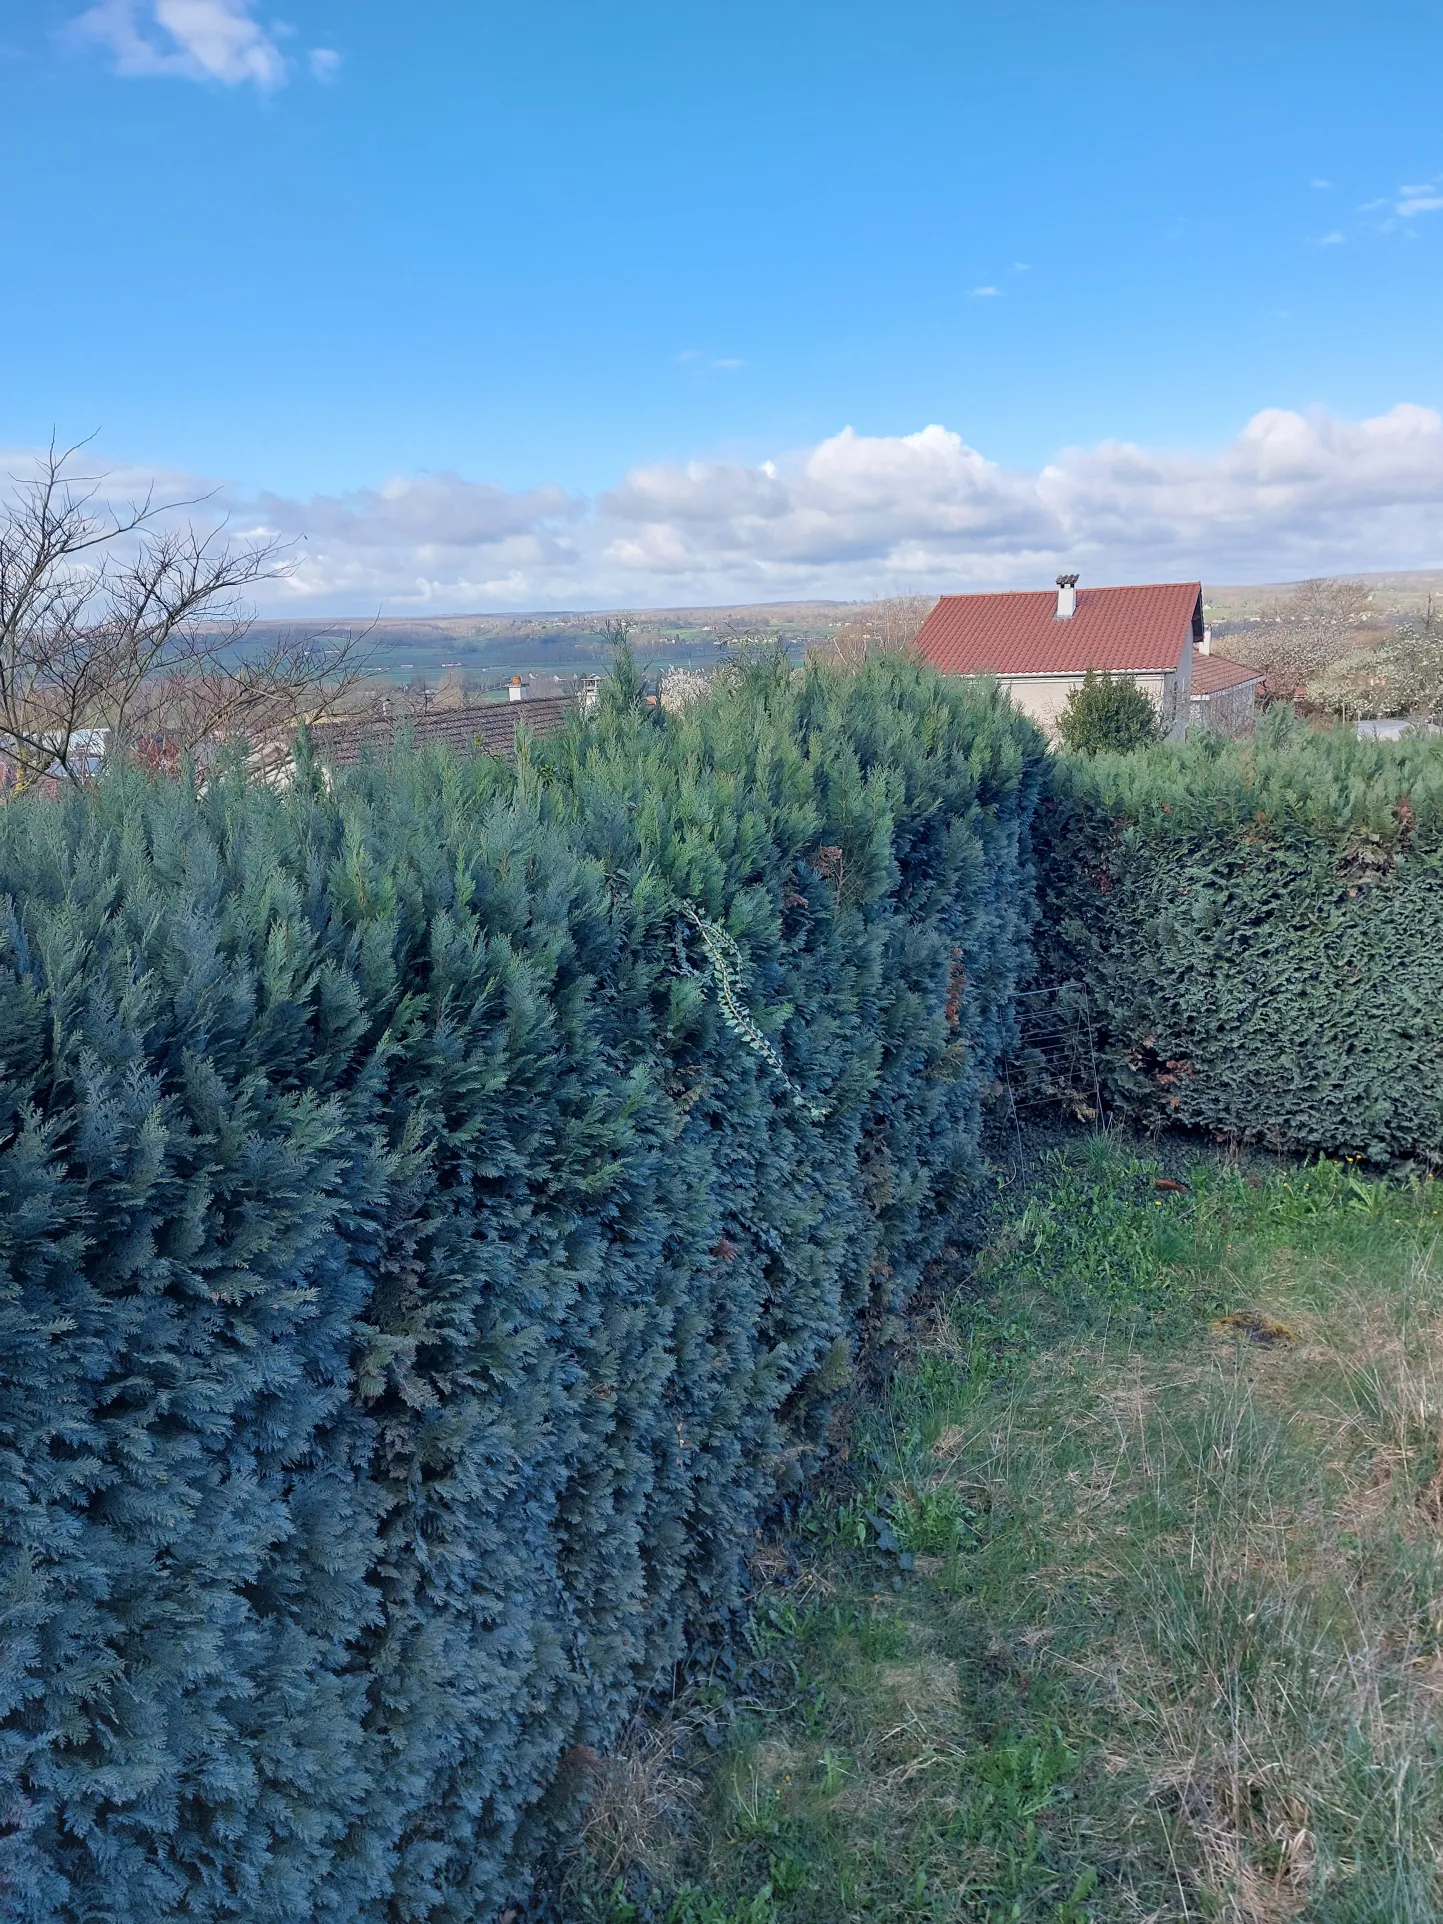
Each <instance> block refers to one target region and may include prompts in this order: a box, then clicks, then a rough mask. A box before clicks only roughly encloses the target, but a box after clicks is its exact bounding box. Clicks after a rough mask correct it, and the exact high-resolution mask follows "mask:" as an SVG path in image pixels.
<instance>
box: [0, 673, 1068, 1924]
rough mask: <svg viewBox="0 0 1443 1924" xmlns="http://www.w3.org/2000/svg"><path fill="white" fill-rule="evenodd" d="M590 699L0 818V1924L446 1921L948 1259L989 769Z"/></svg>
mask: <svg viewBox="0 0 1443 1924" xmlns="http://www.w3.org/2000/svg"><path fill="white" fill-rule="evenodd" d="M623 693H624V691H621V690H613V691H612V692H611V694H610V696H609V697H608V700H607V703H606V704H605V712H603V714H602V715H601V716H600V717H599V718H597V719H596V720H595V721H594V722H592V723H591V724H589V725H586V726H584V727H579V728H578V729H577V731H576V732H574V733H573V734H571V735H568V736H563V737H560V738H557V739H553V740H550V741H547V742H545V743H543V744H534V745H532V747H531V748H530V749H529V750H528V749H526V748H525V746H524V745H523V752H522V754H521V757H520V760H519V763H518V765H517V766H516V767H515V768H514V769H511V768H508V767H507V766H505V765H504V764H501V763H498V762H495V761H490V760H477V761H474V762H471V763H469V764H461V763H457V762H455V761H450V760H446V759H444V758H442V757H440V756H437V755H431V756H428V757H417V758H408V757H405V756H402V757H400V758H399V759H397V760H395V761H393V762H387V763H385V764H377V765H373V766H370V767H366V768H362V769H360V770H358V771H355V772H353V773H351V774H348V775H345V776H342V777H340V778H338V779H337V781H336V783H335V786H334V788H332V787H330V786H329V785H328V783H327V781H326V780H325V779H324V778H323V777H322V776H321V775H320V773H319V772H318V771H317V770H316V769H315V768H314V767H313V766H312V765H310V764H308V763H307V764H304V765H303V767H302V770H301V774H300V778H299V780H298V782H297V784H296V786H295V787H294V789H293V790H292V791H291V792H289V793H287V794H276V793H273V792H270V791H268V790H267V789H265V788H263V787H258V786H255V785H252V784H248V783H247V781H246V780H245V779H244V778H243V777H242V776H241V775H240V774H238V773H235V772H231V773H226V772H225V771H220V772H217V773H216V774H215V775H214V776H213V778H212V779H211V781H210V782H209V784H208V786H207V787H206V789H205V791H204V792H203V793H200V794H196V793H194V792H192V791H191V790H190V789H189V788H188V787H186V786H185V785H183V784H182V785H176V784H172V785H165V784H147V783H146V782H144V781H143V780H141V779H140V778H139V777H138V776H133V775H117V776H116V777H114V778H112V779H110V780H109V781H107V783H106V784H105V785H103V786H102V788H101V789H100V791H99V792H98V793H96V794H94V795H76V796H73V797H71V798H70V799H69V800H68V801H64V802H62V803H60V804H56V805H46V804H44V803H40V802H29V801H24V802H20V803H15V804H12V805H11V806H10V807H9V808H6V809H4V810H3V811H0V894H3V914H4V926H3V941H4V949H3V956H0V1072H3V1081H0V1128H3V1137H0V1552H3V1563H0V1584H3V1593H0V1601H3V1610H4V1623H3V1667H0V1911H3V1913H4V1915H5V1916H6V1917H7V1918H10V1917H14V1918H17V1919H28V1920H45V1924H59V1920H65V1924H78V1920H80V1919H84V1920H86V1921H87V1924H92V1921H94V1924H99V1921H100V1920H113V1921H114V1924H159V1921H160V1920H165V1919H181V1918H184V1919H187V1920H215V1919H222V1918H237V1919H245V1920H248V1921H250V1924H256V1921H258V1920H276V1924H282V1921H283V1924H298V1920H302V1919H306V1920H309V1919H321V1918H335V1919H340V1920H346V1924H352V1921H353V1920H377V1921H378V1924H379V1920H383V1919H384V1920H387V1924H402V1920H405V1921H407V1924H409V1920H419V1919H422V1918H425V1919H429V1920H436V1921H441V1920H463V1919H465V1920H472V1919H478V1920H479V1919H482V1918H487V1917H490V1916H491V1915H492V1914H493V1913H494V1912H495V1910H496V1907H497V1906H498V1904H499V1903H500V1902H501V1900H502V1899H503V1898H504V1897H506V1896H507V1895H508V1894H510V1893H511V1892H512V1891H513V1890H515V1889H517V1888H518V1887H520V1886H521V1885H522V1884H524V1881H525V1875H526V1865H527V1863H528V1861H529V1860H530V1858H531V1857H532V1855H533V1854H534V1852H535V1849H536V1847H537V1845H538V1841H539V1840H540V1839H541V1838H543V1837H544V1836H545V1835H546V1833H547V1830H548V1827H549V1826H551V1825H552V1824H554V1822H555V1821H556V1813H557V1811H558V1809H559V1807H560V1804H561V1802H562V1801H563V1800H562V1798H561V1794H560V1791H559V1789H558V1781H559V1780H560V1781H561V1782H563V1783H564V1780H565V1777H566V1774H567V1772H566V1767H565V1759H566V1753H567V1752H568V1751H569V1750H570V1748H571V1747H572V1746H575V1745H579V1744H592V1745H597V1746H601V1747H604V1746H605V1745H606V1744H607V1743H608V1742H609V1741H610V1739H611V1738H612V1737H613V1736H614V1734H615V1733H616V1731H617V1729H618V1728H619V1726H620V1724H621V1722H622V1721H623V1719H624V1718H625V1717H626V1715H627V1714H628V1712H629V1710H630V1708H631V1706H632V1705H633V1704H634V1703H635V1701H636V1698H637V1694H638V1691H639V1690H640V1689H641V1688H643V1687H645V1686H646V1685H647V1684H648V1683H649V1682H650V1681H651V1680H652V1679H653V1678H654V1677H655V1676H656V1675H657V1673H658V1671H659V1670H661V1669H662V1668H663V1667H664V1666H666V1665H667V1664H669V1663H670V1662H671V1661H672V1660H674V1659H675V1658H676V1657H677V1656H678V1654H679V1653H680V1652H681V1651H682V1650H683V1648H684V1646H685V1645H686V1643H687V1640H688V1638H689V1637H691V1636H693V1635H696V1634H700V1633H703V1632H706V1631H707V1630H709V1629H710V1628H713V1627H715V1626H716V1625H717V1624H718V1623H721V1622H724V1621H725V1619H726V1616H727V1613H728V1611H729V1610H731V1609H732V1608H733V1607H734V1605H735V1604H736V1602H737V1600H738V1598H739V1596H740V1595H741V1593H742V1589H743V1585H744V1582H745V1573H744V1565H743V1559H744V1556H745V1552H746V1549H747V1546H748V1543H749V1541H750V1539H751V1537H752V1533H753V1530H754V1527H755V1524H756V1521H757V1518H758V1515H759V1513H760V1511H761V1510H762V1508H763V1506H764V1505H765V1504H766V1503H767V1502H768V1501H769V1500H770V1499H771V1497H772V1496H773V1494H774V1492H775V1491H776V1490H777V1488H778V1486H779V1485H786V1484H787V1483H788V1482H789V1481H795V1480H796V1478H797V1477H798V1476H799V1474H800V1473H801V1466H803V1465H804V1464H805V1462H806V1460H807V1456H808V1453H809V1450H810V1449H811V1447H812V1444H813V1441H814V1438H815V1435H816V1430H817V1424H818V1413H819V1410H820V1408H821V1406H822V1393H823V1386H824V1385H825V1384H826V1383H829V1382H830V1383H833V1384H835V1381H836V1379H837V1378H838V1376H839V1375H844V1374H845V1366H846V1360H847V1356H848V1354H849V1353H850V1351H851V1349H852V1347H853V1345H854V1344H855V1342H856V1340H857V1338H858V1334H859V1330H860V1328H861V1327H862V1325H863V1323H864V1319H865V1318H866V1317H867V1315H868V1314H869V1313H879V1312H880V1311H881V1310H882V1309H884V1308H885V1306H886V1305H889V1304H892V1303H895V1302H896V1301H898V1300H900V1299H901V1298H903V1297H905V1295H906V1294H907V1292H908V1291H909V1290H910V1289H911V1288H912V1287H913V1286H914V1284H915V1283H916V1281H917V1279H918V1277H919V1275H920V1274H921V1272H922V1270H923V1268H924V1266H925V1265H926V1264H927V1263H928V1262H929V1261H930V1260H932V1259H933V1258H934V1257H936V1256H937V1254H938V1253H939V1251H940V1250H941V1249H942V1248H943V1247H944V1245H945V1243H946V1241H947V1239H948V1237H949V1236H950V1235H951V1234H953V1233H955V1228H956V1222H957V1218H958V1214H959V1211H960V1210H962V1209H964V1208H965V1207H966V1203H967V1196H968V1182H969V1177H970V1175H971V1173H972V1169H973V1162H974V1155H975V1148H976V1138H977V1129H978V1102H979V1091H980V1089H981V1087H982V1086H983V1084H984V1083H985V1081H986V1079H987V1078H988V1077H989V1075H990V1074H991V1072H992V1068H993V1064H994V1059H995V1058H996V1056H997V1054H998V1052H999V1050H1001V1049H1002V1048H1003V1047H1004V1046H1005V1045H1006V1043H1007V1041H1008V1037H1009V1023H1010V1005H1011V991H1012V988H1013V984H1014V977H1015V975H1016V972H1017V970H1018V968H1019V966H1020V965H1021V960H1022V957H1023V954H1024V950H1025V940H1026V934H1027V926H1028V919H1029V915H1030V904H1031V875H1030V854H1029V846H1028V821H1029V816H1030V813H1031V809H1032V804H1033V796H1034V785H1035V782H1036V780H1037V769H1038V763H1039V757H1038V747H1039V743H1038V738H1037V737H1036V735H1035V734H1034V732H1033V731H1032V730H1031V728H1030V727H1029V726H1028V725H1027V724H1025V723H1023V722H1021V721H1020V720H1019V719H1018V718H1017V717H1016V716H1014V715H1013V714H1012V713H1011V711H1010V710H1008V709H1007V708H1006V707H1005V706H1004V705H1002V704H1001V703H999V702H998V700H997V699H996V697H995V695H991V694H988V693H987V692H986V691H973V692H971V693H969V692H967V691H966V690H964V689H959V688H958V687H957V686H956V685H953V686H951V687H949V686H947V685H946V684H944V683H943V682H941V681H940V680H939V679H938V678H936V677H935V676H933V675H932V674H931V673H930V672H925V671H922V670H920V669H915V668H912V667H907V666H902V665H898V664H895V663H891V664H888V663H880V664H872V665H869V666H868V667H867V668H866V669H865V670H864V671H863V672H861V673H860V674H857V675H837V674H831V673H828V672H825V671H823V670H820V669H808V670H807V671H806V672H805V673H803V674H801V675H794V674H792V673H791V672H789V671H788V670H786V669H785V667H783V666H779V665H777V664H771V665H762V666H760V667H757V668H755V669H754V670H752V671H750V672H749V673H748V674H746V675H745V676H743V677H742V678H741V682H740V685H737V686H734V687H732V688H730V689H729V690H728V691H726V692H725V693H723V694H722V695H721V696H719V697H717V698H714V699H711V700H709V701H707V702H705V703H702V704H700V705H698V706H697V707H696V708H695V709H694V710H692V711H690V712H689V713H688V714H687V715H685V716H683V717H679V718H670V719H665V718H658V717H656V716H654V715H651V714H648V713H647V712H646V711H645V710H644V709H643V708H638V707H637V706H636V705H635V704H634V703H632V702H630V701H628V700H625V699H623V698H622V696H623ZM729 940H730V942H732V943H734V944H735V945H736V953H735V955H734V954H733V952H732V950H731V949H730V948H729V946H728V943H729ZM737 959H743V960H744V963H745V974H744V977H743V978H742V979H741V980H740V981H738V979H737V966H736V964H737ZM728 996H730V998H731V1002H730V1007H729V1009H728V1008H724V1007H723V1006H722V1004H723V1003H724V1002H725V1001H726V999H727V997H728Z"/></svg>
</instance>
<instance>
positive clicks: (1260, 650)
mask: <svg viewBox="0 0 1443 1924" xmlns="http://www.w3.org/2000/svg"><path fill="white" fill-rule="evenodd" d="M1372 601H1373V597H1372V594H1371V592H1370V590H1369V588H1368V586H1367V584H1366V583H1365V582H1362V581H1341V580H1340V581H1334V580H1327V579H1320V580H1316V581H1300V582H1299V583H1298V585H1297V587H1296V588H1294V590H1293V592H1292V593H1291V594H1290V595H1289V596H1288V597H1287V598H1286V599H1285V600H1283V601H1279V602H1277V603H1275V604H1274V606H1273V607H1272V608H1270V609H1269V610H1268V611H1267V612H1266V613H1265V614H1264V616H1263V618H1262V619H1261V621H1258V622H1255V623H1251V624H1249V626H1248V629H1247V631H1246V632H1245V633H1243V634H1239V635H1229V636H1228V638H1227V640H1226V642H1224V643H1223V644H1222V647H1223V650H1224V651H1225V652H1226V653H1227V654H1228V655H1229V656H1230V657H1232V658H1233V659H1234V660H1237V661H1241V662H1243V663H1244V664H1245V665H1246V666H1248V667H1250V668H1261V669H1264V670H1265V671H1266V673H1267V692H1268V694H1269V695H1271V696H1273V697H1275V698H1276V697H1282V698H1291V697H1292V696H1293V695H1294V694H1295V693H1296V692H1297V691H1298V690H1299V689H1301V688H1302V687H1304V686H1305V684H1306V683H1308V682H1309V681H1311V680H1312V679H1313V678H1314V677H1315V676H1317V675H1319V674H1321V673H1322V672H1323V670H1324V669H1325V668H1328V667H1330V666H1331V665H1332V664H1333V663H1334V662H1337V661H1341V660H1342V659H1343V657H1344V656H1345V655H1349V654H1351V653H1352V652H1353V651H1354V649H1357V648H1363V647H1367V646H1368V645H1369V644H1370V643H1371V642H1372V641H1374V640H1375V639H1376V622H1375V616H1374V611H1373V606H1372Z"/></svg>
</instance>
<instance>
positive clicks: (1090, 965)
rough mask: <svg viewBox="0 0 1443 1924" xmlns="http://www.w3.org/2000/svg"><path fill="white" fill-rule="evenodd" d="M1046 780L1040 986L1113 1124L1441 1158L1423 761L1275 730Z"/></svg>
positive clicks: (1435, 758) (1429, 791) (1441, 770)
mask: <svg viewBox="0 0 1443 1924" xmlns="http://www.w3.org/2000/svg"><path fill="white" fill-rule="evenodd" d="M1052 777H1053V778H1052V787H1051V792H1050V794H1049V796H1048V797H1047V799H1046V801H1045V802H1044V804H1043V808H1042V811H1041V814H1040V816H1039V827H1038V835H1039V848H1040V850H1041V851H1042V861H1041V868H1040V927H1039V947H1038V963H1037V967H1038V980H1039V981H1043V982H1050V983H1067V982H1072V983H1076V984H1079V985H1081V986H1082V987H1083V988H1085V990H1086V991H1087V995H1088V999H1089V1005H1090V1008H1091V1012H1092V1016H1093V1019H1094V1021H1095V1022H1096V1023H1097V1024H1098V1028H1099V1039H1100V1043H1101V1066H1102V1073H1103V1082H1104V1096H1105V1099H1106V1102H1107V1105H1108V1107H1109V1108H1110V1109H1111V1110H1112V1111H1113V1112H1114V1113H1119V1114H1121V1115H1123V1116H1125V1117H1129V1118H1131V1119H1133V1120H1135V1121H1139V1122H1143V1123H1162V1122H1170V1123H1178V1124H1182V1125H1184V1126H1187V1127H1193V1128H1200V1129H1205V1130H1207V1131H1208V1132H1209V1133H1211V1134H1213V1135H1216V1136H1219V1137H1224V1138H1227V1137H1233V1138H1236V1139H1238V1140H1261V1141H1264V1142H1267V1143H1271V1144H1272V1145H1274V1146H1275V1147H1277V1148H1280V1149H1290V1150H1295V1151H1303V1152H1305V1153H1322V1154H1327V1155H1347V1156H1363V1157H1367V1158H1370V1159H1372V1160H1375V1161H1380V1162H1386V1161H1391V1160H1395V1159H1398V1158H1416V1159H1421V1160H1424V1161H1426V1162H1430V1163H1435V1162H1438V1161H1440V1160H1443V744H1440V743H1438V742H1435V741H1431V740H1419V741H1405V742H1398V743H1384V742H1361V741H1358V740H1356V739H1355V738H1354V737H1353V736H1351V735H1348V734H1344V733H1342V732H1337V733H1333V734H1328V735H1317V734H1313V733H1311V732H1309V731H1306V730H1302V729H1298V728H1295V727H1289V726H1286V725H1285V726H1282V727H1277V726H1274V727H1271V728H1264V729H1263V730H1261V731H1260V732H1259V735H1258V737H1257V739H1256V740H1254V741H1252V742H1240V743H1223V742H1220V741H1218V740H1217V739H1216V738H1210V737H1206V736H1205V737H1203V739H1202V740H1201V741H1191V742H1189V743H1188V744H1187V746H1186V747H1185V748H1181V749H1176V748H1174V749H1156V750H1150V751H1146V752H1144V753H1142V754H1139V755H1134V756H1129V757H1121V758H1102V757H1099V758H1098V760H1097V761H1095V762H1092V763H1087V764H1084V763H1081V762H1076V761H1072V760H1070V759H1065V760H1061V761H1058V762H1057V763H1055V764H1054V765H1053V771H1052Z"/></svg>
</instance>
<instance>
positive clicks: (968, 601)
mask: <svg viewBox="0 0 1443 1924" xmlns="http://www.w3.org/2000/svg"><path fill="white" fill-rule="evenodd" d="M1201 636H1202V586H1201V584H1200V583H1199V582H1196V581H1169V582H1164V583H1161V584H1159V585H1157V586H1155V587H1147V588H1079V589H1078V591H1077V611H1076V613H1075V614H1074V615H1073V616H1072V618H1071V620H1070V621H1059V620H1058V618H1057V595H1056V591H1055V590H1051V589H1049V590H1048V591H1047V592H1046V593H1045V594H1042V593H1039V594H1012V595H943V597H942V599H941V600H940V601H939V602H938V603H937V606H936V607H935V608H934V609H933V610H932V612H931V614H930V615H928V617H927V619H926V620H925V621H924V622H923V623H922V628H921V632H920V633H919V634H918V636H917V646H918V648H919V649H920V650H921V651H922V653H923V654H924V655H925V656H926V657H927V659H928V660H929V661H931V662H934V663H935V664H936V666H937V667H938V668H940V669H941V670H942V673H943V674H944V675H988V674H991V675H1080V674H1083V673H1085V672H1086V670H1087V669H1089V668H1097V669H1101V670H1104V671H1112V672H1114V673H1121V674H1139V673H1144V672H1146V671H1147V670H1149V669H1151V670H1153V671H1160V670H1171V669H1175V668H1176V667H1177V666H1178V664H1179V662H1180V660H1181V658H1182V651H1183V649H1184V648H1185V647H1186V646H1187V644H1188V642H1189V641H1190V640H1196V639H1200V638H1201Z"/></svg>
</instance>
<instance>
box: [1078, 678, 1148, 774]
mask: <svg viewBox="0 0 1443 1924" xmlns="http://www.w3.org/2000/svg"><path fill="white" fill-rule="evenodd" d="M1057 732H1058V734H1059V735H1060V736H1061V738H1062V743H1063V746H1064V747H1065V748H1070V749H1071V750H1072V751H1073V753H1074V754H1077V755H1104V754H1119V755H1126V754H1130V753H1131V752H1132V750H1133V749H1135V748H1147V747H1149V746H1150V745H1151V744H1152V743H1153V742H1157V741H1161V739H1162V724H1161V722H1160V721H1159V720H1158V713H1157V710H1156V708H1154V707H1153V705H1152V703H1151V702H1150V701H1149V700H1148V698H1147V696H1146V695H1145V694H1144V693H1143V692H1142V690H1141V689H1140V688H1139V687H1138V685H1137V683H1136V682H1135V681H1134V680H1133V679H1132V677H1131V676H1130V675H1104V674H1099V672H1098V671H1097V670H1096V669H1095V668H1089V669H1088V671H1087V673H1086V675H1085V676H1084V677H1083V681H1082V686H1081V687H1080V688H1074V689H1073V691H1072V693H1071V694H1070V695H1069V696H1068V697H1067V706H1066V707H1065V708H1064V709H1063V711H1062V713H1061V714H1060V715H1059V716H1058V718H1057Z"/></svg>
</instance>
